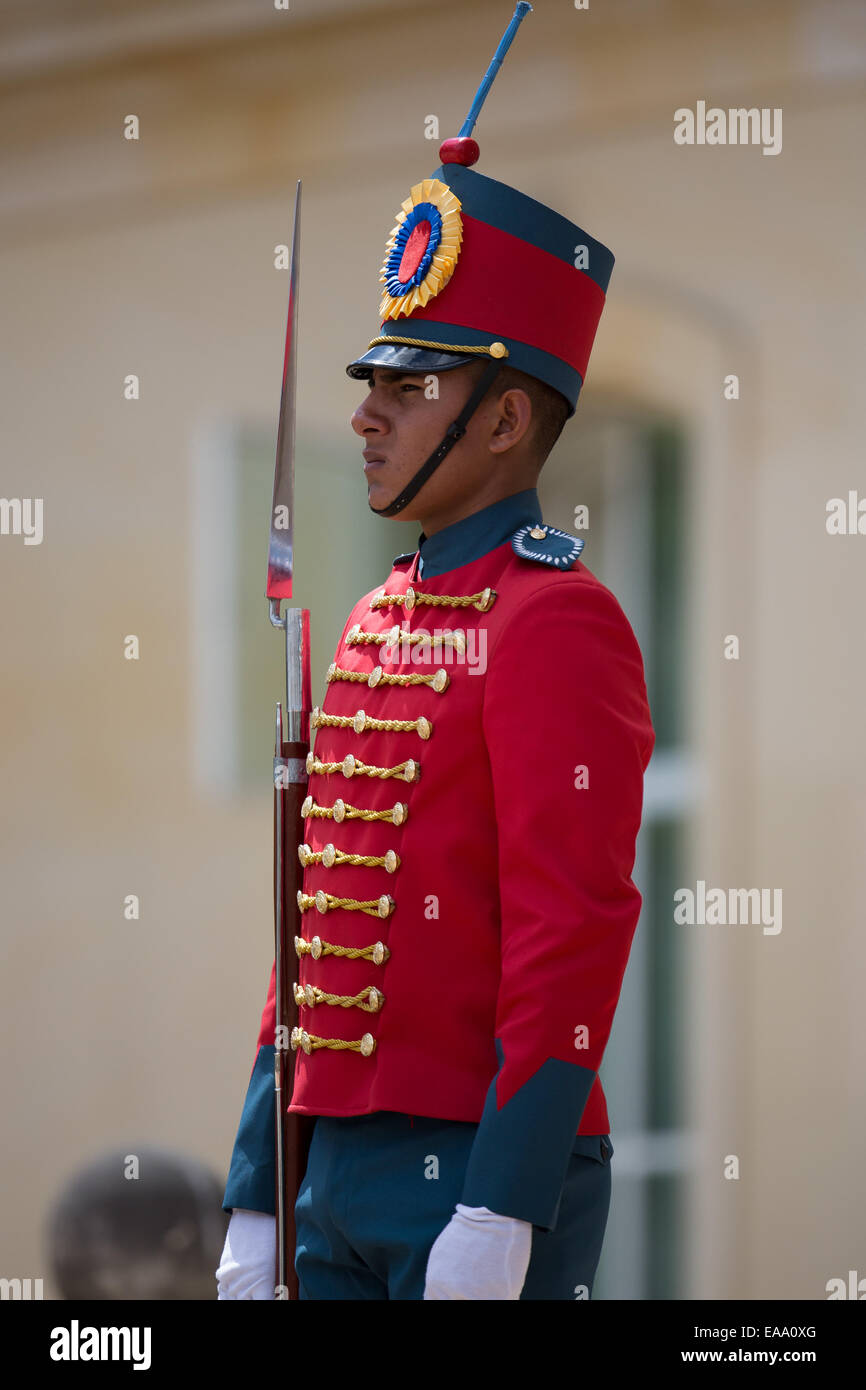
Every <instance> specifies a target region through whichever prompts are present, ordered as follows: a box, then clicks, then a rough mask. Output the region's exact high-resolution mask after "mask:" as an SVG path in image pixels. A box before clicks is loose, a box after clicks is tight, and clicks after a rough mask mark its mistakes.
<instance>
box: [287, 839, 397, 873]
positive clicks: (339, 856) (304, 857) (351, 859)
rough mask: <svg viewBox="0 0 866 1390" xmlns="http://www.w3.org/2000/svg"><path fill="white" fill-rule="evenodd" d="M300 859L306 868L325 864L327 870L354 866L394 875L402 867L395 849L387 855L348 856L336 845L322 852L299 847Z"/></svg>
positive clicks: (307, 847)
mask: <svg viewBox="0 0 866 1390" xmlns="http://www.w3.org/2000/svg"><path fill="white" fill-rule="evenodd" d="M298 858H299V859H300V861H301V863H302V864H303V866H304V868H306V867H307V865H308V864H323V865H324V867H325V868H326V869H332V868H334V867H335V866H336V865H337V864H352V865H353V866H354V867H356V868H362V869H385V870H386V872H387V873H389V874H393V873H395V872H396V870H397V869H399V867H400V856H399V854H397V853H396V851H395V850H393V849H389V850H387V851H386V853H385V854H347V853H346V852H345V851H344V850H341V849H337V848H336V847H335V846H334V845H325V848H324V849H320V850H311V849H310V846H309V845H298Z"/></svg>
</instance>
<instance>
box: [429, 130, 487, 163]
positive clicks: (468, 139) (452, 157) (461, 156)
mask: <svg viewBox="0 0 866 1390" xmlns="http://www.w3.org/2000/svg"><path fill="white" fill-rule="evenodd" d="M480 153H481V151H480V150H479V148H478V141H477V140H473V139H472V136H471V135H455V136H453V137H452V138H451V139H450V140H443V141H442V144H441V145H440V146H439V158H440V159H441V161H442V163H443V164H465V165H466V167H467V168H469V166H470V165H471V164H475V163H477V160H478V156H479V155H480Z"/></svg>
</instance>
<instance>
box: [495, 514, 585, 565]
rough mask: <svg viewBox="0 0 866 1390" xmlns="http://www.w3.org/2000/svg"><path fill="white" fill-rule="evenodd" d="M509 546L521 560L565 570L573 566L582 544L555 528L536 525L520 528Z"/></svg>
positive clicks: (575, 537)
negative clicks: (533, 561)
mask: <svg viewBox="0 0 866 1390" xmlns="http://www.w3.org/2000/svg"><path fill="white" fill-rule="evenodd" d="M511 546H512V549H513V550H514V553H515V555H519V556H520V558H521V559H522V560H535V561H536V563H537V564H540V565H553V566H554V568H555V569H559V570H565V569H570V568H571V566H572V565H573V564H574V562H575V560H576V559H577V557H578V555H579V554H580V552H581V551H582V550H583V546H584V542H583V541H582V540H580V539H579V537H577V536H570V535H569V534H568V532H567V531H558V530H557V529H556V527H555V526H547V525H545V524H543V523H541V524H538V523H536V524H535V525H532V526H520V527H519V528H518V529H517V530H516V531H515V532H514V535H513V536H512V537H511Z"/></svg>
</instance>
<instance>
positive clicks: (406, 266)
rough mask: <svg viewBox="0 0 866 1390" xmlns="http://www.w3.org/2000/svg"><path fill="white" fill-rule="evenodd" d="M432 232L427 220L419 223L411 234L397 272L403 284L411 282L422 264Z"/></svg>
mask: <svg viewBox="0 0 866 1390" xmlns="http://www.w3.org/2000/svg"><path fill="white" fill-rule="evenodd" d="M430 231H431V228H430V223H429V222H428V221H427V220H426V218H425V219H424V220H423V221H421V222H419V223H417V225H416V226H414V227H413V228H412V230H411V232H410V233H409V239H408V241H407V242H406V245H405V246H404V247H403V256H402V258H401V260H400V267H399V269H398V271H397V278H398V279H399V280H400V281H401V283H402V284H404V285H405V284H407V283H408V282H409V281H410V280H411V278H412V276H413V275H414V274H415V271H416V270H417V269H418V267H419V265H420V264H421V261H422V258H423V256H424V253H425V251H426V250H427V246H428V244H429V241H430Z"/></svg>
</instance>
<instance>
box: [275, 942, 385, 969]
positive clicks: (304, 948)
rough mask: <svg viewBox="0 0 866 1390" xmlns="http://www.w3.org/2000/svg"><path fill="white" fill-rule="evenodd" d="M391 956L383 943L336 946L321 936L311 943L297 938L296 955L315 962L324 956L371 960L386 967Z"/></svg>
mask: <svg viewBox="0 0 866 1390" xmlns="http://www.w3.org/2000/svg"><path fill="white" fill-rule="evenodd" d="M390 954H391V952H390V951H389V950H388V947H387V946H385V945H383V943H382V942H381V941H374V942H373V945H372V946H336V945H335V944H334V942H333V941H323V940H322V938H321V937H320V936H312V937H310V940H309V941H307V940H305V938H304V937H303V936H296V937H295V955H296V956H299V957H300V956H312V957H313V960H319V959H321V957H322V956H345V957H346V959H347V960H371V961H372V962H373V964H374V965H384V964H385V961H386V960H387V959H388V957H389V956H390Z"/></svg>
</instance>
